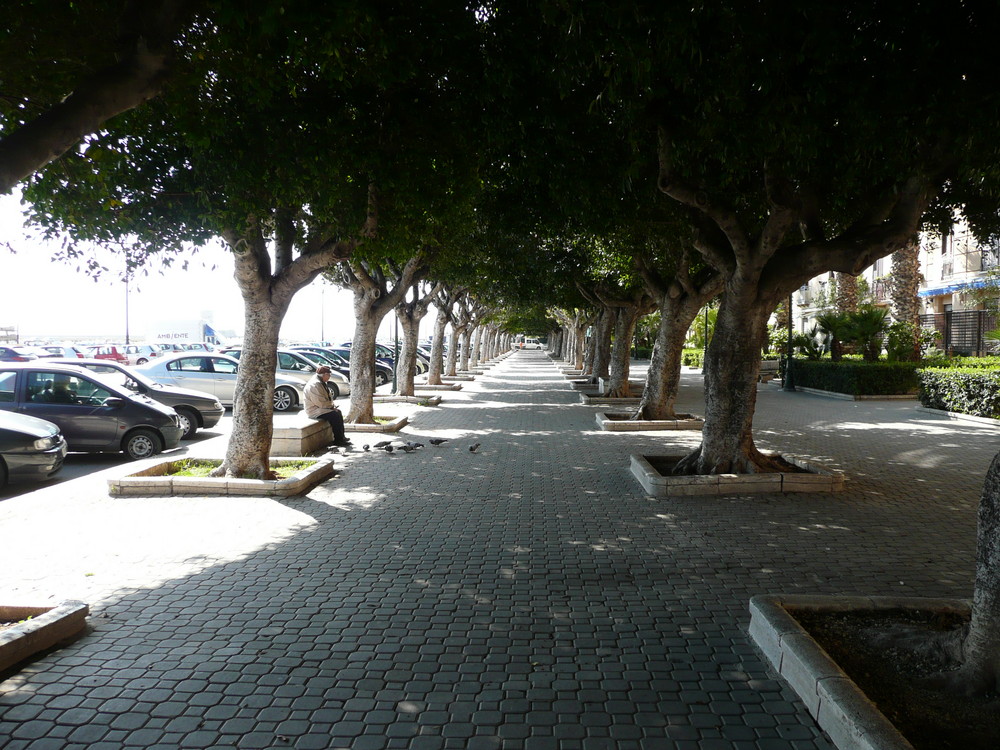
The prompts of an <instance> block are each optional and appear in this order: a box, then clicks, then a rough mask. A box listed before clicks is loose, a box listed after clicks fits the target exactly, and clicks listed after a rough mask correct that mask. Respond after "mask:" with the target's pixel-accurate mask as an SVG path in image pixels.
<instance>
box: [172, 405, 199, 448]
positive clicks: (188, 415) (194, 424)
mask: <svg viewBox="0 0 1000 750" xmlns="http://www.w3.org/2000/svg"><path fill="white" fill-rule="evenodd" d="M177 417H178V419H180V420H181V427H182V428H183V429H184V434H183V435H181V440H190V439H191V438H193V437H194V434H195V433H196V432H197V431H198V415H197V414H195V413H194V412H193V411H191V410H190V409H186V408H184V407H183V406H182V407H181V408H180V409H177Z"/></svg>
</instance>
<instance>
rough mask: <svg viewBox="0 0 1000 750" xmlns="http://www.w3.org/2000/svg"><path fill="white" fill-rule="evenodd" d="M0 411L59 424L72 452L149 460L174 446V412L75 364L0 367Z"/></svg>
mask: <svg viewBox="0 0 1000 750" xmlns="http://www.w3.org/2000/svg"><path fill="white" fill-rule="evenodd" d="M0 409H4V410H6V411H12V412H18V413H20V414H26V415H28V416H30V417H37V418H39V419H46V420H48V421H50V422H54V423H55V424H56V425H58V426H59V429H60V430H61V431H62V434H63V435H64V436H65V438H66V442H67V444H68V446H69V450H71V451H83V452H89V453H107V452H118V451H124V452H125V453H126V454H127V455H128V457H129V458H133V459H137V458H148V457H149V456H152V455H155V454H157V453H159V452H160V451H162V450H167V449H170V448H176V447H177V442H178V441H179V440H180V438H181V432H182V428H181V423H180V419H178V417H177V413H176V412H175V411H174V410H173V409H171V408H169V407H166V406H163V405H162V404H158V403H156V402H155V401H153V400H152V399H151V398H149V397H148V396H140V395H138V394H135V393H131V392H130V391H128V390H126V389H124V388H122V387H120V386H118V385H117V384H115V383H113V382H111V381H110V380H106V379H105V378H104V377H103V376H101V375H98V374H97V373H93V372H90V371H88V370H84V369H82V368H80V367H76V366H75V365H61V364H56V363H54V362H47V361H45V360H39V361H35V362H23V363H22V362H17V363H10V364H6V365H2V366H0Z"/></svg>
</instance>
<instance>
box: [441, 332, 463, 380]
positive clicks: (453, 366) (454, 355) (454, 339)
mask: <svg viewBox="0 0 1000 750" xmlns="http://www.w3.org/2000/svg"><path fill="white" fill-rule="evenodd" d="M464 335H465V327H458V326H456V325H455V324H454V323H452V324H451V346H449V347H448V364H447V366H446V367H445V374H446V375H447V376H449V377H452V378H453V377H455V376H456V375H458V351H459V344H460V343H461V338H462V336H464Z"/></svg>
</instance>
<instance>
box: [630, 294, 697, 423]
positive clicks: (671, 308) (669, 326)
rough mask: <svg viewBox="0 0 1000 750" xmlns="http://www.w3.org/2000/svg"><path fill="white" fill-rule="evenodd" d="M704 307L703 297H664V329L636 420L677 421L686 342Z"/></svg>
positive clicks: (658, 333) (650, 363) (658, 335)
mask: <svg viewBox="0 0 1000 750" xmlns="http://www.w3.org/2000/svg"><path fill="white" fill-rule="evenodd" d="M702 304H703V302H702V298H701V297H690V296H687V295H685V297H684V298H682V299H672V298H671V297H670V296H669V295H667V294H663V295H661V297H660V327H659V328H658V329H657V332H656V343H655V344H654V345H653V356H652V359H651V360H650V362H649V373H648V375H647V377H646V387H645V388H644V389H643V391H642V400H641V401H640V402H639V408H638V409H637V410H636V413H635V417H634V419H676V418H677V414H676V412H675V411H674V405H675V403H676V401H677V394H678V392H679V391H680V384H681V358H682V355H683V353H684V338H685V336H687V331H688V329H689V328H690V327H691V323H692V322H693V321H694V319H695V317H697V315H698V311H699V310H700V309H701V307H702Z"/></svg>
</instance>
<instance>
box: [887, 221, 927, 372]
mask: <svg viewBox="0 0 1000 750" xmlns="http://www.w3.org/2000/svg"><path fill="white" fill-rule="evenodd" d="M919 290H920V242H919V240H918V239H917V238H916V237H914V238H913V240H912V241H910V242H909V243H908V244H907V245H906V246H905V247H903V248H901V249H899V250H897V251H896V252H894V253H893V254H892V274H891V275H890V276H889V296H890V299H891V301H892V317H893V320H897V321H901V322H903V323H909V324H910V325H911V326H913V348H912V351H911V353H910V356H909V357H908V359H910V360H911V361H914V362H916V361H919V360H920V338H919V332H920V297H919V296H918V294H917V293H918V291H919Z"/></svg>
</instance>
